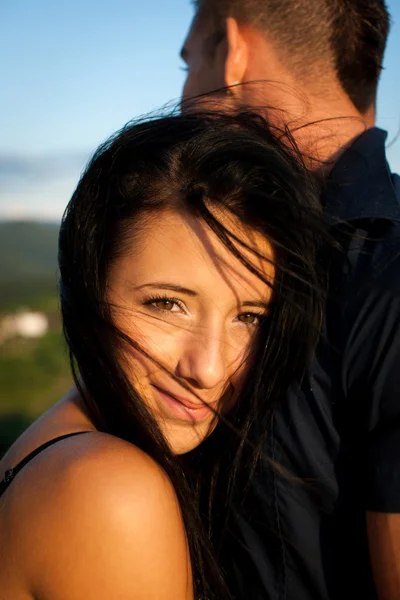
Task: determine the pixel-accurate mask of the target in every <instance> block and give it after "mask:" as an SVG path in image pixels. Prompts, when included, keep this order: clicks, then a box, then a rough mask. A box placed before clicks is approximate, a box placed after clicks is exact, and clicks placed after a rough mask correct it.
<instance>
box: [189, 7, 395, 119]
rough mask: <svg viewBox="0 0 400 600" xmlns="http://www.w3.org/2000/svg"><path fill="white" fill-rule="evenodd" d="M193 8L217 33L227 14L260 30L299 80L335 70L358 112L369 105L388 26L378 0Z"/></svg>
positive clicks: (375, 84) (375, 85)
mask: <svg viewBox="0 0 400 600" xmlns="http://www.w3.org/2000/svg"><path fill="white" fill-rule="evenodd" d="M195 6H196V9H197V18H198V19H199V20H200V21H201V22H203V23H208V25H207V27H211V28H214V29H217V30H222V31H223V29H224V25H223V23H224V20H225V19H226V18H227V17H233V18H234V19H235V20H237V21H238V23H240V24H244V25H250V26H253V27H255V28H257V29H260V30H264V31H265V32H266V33H267V34H268V37H269V39H270V40H272V41H273V42H274V43H275V45H276V48H277V49H278V51H279V53H280V55H281V60H282V62H283V63H284V64H285V65H287V66H288V68H289V69H291V70H292V71H293V73H294V74H295V75H297V76H298V77H299V78H306V79H307V77H308V78H309V76H310V73H311V74H312V76H314V77H315V76H317V75H318V73H319V74H320V75H325V72H332V73H335V74H336V77H337V79H338V80H339V82H340V83H341V85H342V86H343V89H344V90H345V91H346V92H347V94H348V96H349V97H350V99H351V100H352V102H353V104H354V105H355V106H356V108H357V109H358V110H359V111H360V112H361V113H365V112H367V110H368V109H369V108H370V107H371V106H372V105H373V104H374V103H375V98H376V88H377V84H378V80H379V76H380V73H381V70H382V63H383V56H384V51H385V47H386V41H387V36H388V33H389V24H390V18H389V13H388V11H387V8H386V5H385V2H384V0H300V1H298V0H197V1H196V2H195ZM208 37H209V36H208ZM211 89H212V88H208V91H209V90H211ZM204 91H207V90H203V92H204Z"/></svg>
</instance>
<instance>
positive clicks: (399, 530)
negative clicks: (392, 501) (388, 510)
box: [367, 512, 400, 600]
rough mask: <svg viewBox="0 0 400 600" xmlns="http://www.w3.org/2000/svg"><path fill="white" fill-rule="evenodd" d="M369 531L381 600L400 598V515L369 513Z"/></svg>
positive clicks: (373, 565) (372, 561)
mask: <svg viewBox="0 0 400 600" xmlns="http://www.w3.org/2000/svg"><path fill="white" fill-rule="evenodd" d="M367 530H368V538H369V548H370V556H371V564H372V570H373V573H374V578H375V583H376V589H377V592H378V597H379V600H398V598H400V514H385V513H373V512H368V513H367Z"/></svg>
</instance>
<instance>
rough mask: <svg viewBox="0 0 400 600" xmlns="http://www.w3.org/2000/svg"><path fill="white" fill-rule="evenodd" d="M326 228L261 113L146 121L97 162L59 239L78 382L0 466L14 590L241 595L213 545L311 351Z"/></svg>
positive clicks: (132, 596)
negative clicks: (232, 589) (263, 435)
mask: <svg viewBox="0 0 400 600" xmlns="http://www.w3.org/2000/svg"><path fill="white" fill-rule="evenodd" d="M322 232H323V227H322V224H321V220H320V216H319V204H318V197H317V194H316V192H315V190H314V189H313V186H312V183H311V182H310V180H309V178H308V175H307V174H306V171H305V170H304V169H303V168H302V167H301V165H300V164H299V163H298V162H297V161H296V159H295V158H294V157H293V152H289V150H287V149H285V147H284V145H283V144H282V143H281V142H279V141H278V140H277V139H276V137H275V136H274V135H273V134H272V133H271V132H270V131H269V130H268V127H267V124H266V123H265V122H264V121H263V120H262V119H261V118H260V117H256V116H251V115H249V114H244V113H241V114H238V115H235V116H233V115H230V116H229V115H219V116H216V115H215V114H213V115H208V114H205V113H203V114H191V115H185V116H171V117H168V118H163V119H155V120H150V121H147V122H143V123H140V124H137V125H129V126H127V127H126V128H124V129H123V130H122V131H121V132H120V133H119V134H118V135H116V136H115V137H113V138H111V140H109V141H108V142H107V143H106V144H104V145H103V146H102V147H101V148H100V149H99V150H98V151H97V153H96V154H95V155H94V157H93V159H92V160H91V162H90V164H89V166H88V168H87V170H86V172H85V173H84V174H83V176H82V178H81V180H80V182H79V184H78V187H77V189H76V191H75V193H74V195H73V197H72V199H71V201H70V203H69V205H68V208H67V210H66V213H65V215H64V219H63V223H62V227H61V233H60V244H59V264H60V275H61V279H60V299H61V309H62V318H63V326H64V333H65V337H66V340H67V343H68V347H69V351H70V357H71V364H72V367H73V372H74V375H75V381H76V389H75V390H73V391H71V392H70V394H68V395H67V396H66V397H65V398H64V399H62V400H61V401H60V402H59V403H58V404H56V405H55V406H54V407H53V408H52V409H51V410H50V411H48V412H47V413H46V414H45V415H44V416H43V417H41V418H40V419H39V420H38V421H37V422H36V423H34V424H33V425H32V426H31V427H30V428H29V429H28V431H27V432H26V433H25V434H24V435H23V436H22V437H21V438H20V439H19V440H17V442H16V443H15V444H14V445H13V447H12V448H11V449H10V450H9V452H8V453H7V454H6V456H5V457H4V458H3V460H2V462H1V464H0V467H1V470H2V472H6V474H5V480H4V482H3V484H2V486H1V488H0V493H1V494H2V496H1V498H0V554H1V561H0V564H1V567H0V589H1V590H2V597H5V598H13V599H14V600H28V599H30V600H31V599H40V600H58V599H60V600H61V599H63V600H78V599H81V598H82V599H83V598H85V600H88V599H91V598H93V599H96V600H101V599H103V598H104V599H105V598H107V599H109V598H121V599H126V600H139V599H140V600H141V599H143V600H144V599H150V598H154V599H157V600H191V599H193V598H195V599H196V600H197V599H200V598H203V599H211V598H217V599H220V598H228V597H229V594H228V592H227V590H226V589H225V586H224V583H223V578H222V575H221V573H220V572H219V569H218V567H217V565H216V561H215V557H214V554H213V544H214V547H216V546H215V544H218V540H219V539H220V537H221V536H222V535H223V532H224V528H225V527H227V526H228V521H229V505H230V498H231V497H232V494H233V493H238V490H239V493H244V492H245V486H246V482H247V476H250V475H251V470H252V468H254V465H255V464H256V462H257V461H258V460H262V457H261V456H260V451H259V448H258V447H254V446H253V445H252V444H251V439H252V435H251V434H252V432H253V431H254V430H255V428H260V427H261V428H263V427H266V424H267V421H268V418H269V416H270V414H271V410H272V408H273V406H274V404H275V403H276V402H278V401H279V399H280V397H281V395H282V394H283V392H284V391H285V389H286V387H287V386H288V385H289V384H290V382H291V381H292V380H293V379H294V378H298V377H301V374H302V372H303V370H304V368H305V366H306V364H307V360H308V358H309V356H310V354H311V353H312V351H313V348H314V346H315V343H316V340H317V338H318V333H319V325H320V320H321V312H322V308H323V296H324V294H323V286H322V277H321V275H320V270H321V269H320V266H319V265H320V262H319V251H320V247H321V242H322V239H323V233H322ZM207 437H209V439H208V440H207V442H206V443H203V440H205V439H206V438H207ZM60 438H61V439H60ZM43 445H44V446H43ZM197 447H198V448H197ZM196 448H197V450H196ZM32 452H33V455H32V454H31V453H32ZM21 461H23V462H22V463H21ZM16 465H19V466H17V467H16V468H14V469H12V468H11V469H10V467H13V466H14V467H15V466H16ZM244 474H246V477H244V476H243V475H244ZM204 501H205V503H206V505H207V507H208V509H209V512H208V513H206V512H202V509H201V507H202V506H203V504H202V503H200V502H204ZM216 515H219V516H221V518H219V517H218V519H216ZM222 516H223V517H224V518H222ZM216 520H217V521H218V528H217V527H215V526H214V525H213V523H215V522H216ZM211 542H213V544H212V543H211Z"/></svg>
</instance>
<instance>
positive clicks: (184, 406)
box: [153, 385, 217, 423]
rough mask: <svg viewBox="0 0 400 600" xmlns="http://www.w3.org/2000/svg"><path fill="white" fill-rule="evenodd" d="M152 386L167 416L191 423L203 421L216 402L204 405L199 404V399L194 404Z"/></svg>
mask: <svg viewBox="0 0 400 600" xmlns="http://www.w3.org/2000/svg"><path fill="white" fill-rule="evenodd" d="M153 387H154V389H155V390H156V392H157V394H158V395H159V397H160V399H161V400H162V403H163V408H164V409H166V412H167V413H168V414H169V416H171V417H173V418H174V419H179V420H181V421H189V422H191V423H199V422H200V421H204V420H205V419H206V418H207V417H209V416H210V413H212V412H213V411H212V408H214V410H215V408H216V405H217V403H213V404H210V405H205V404H201V403H200V401H199V404H194V403H193V402H190V401H189V400H186V398H181V397H180V396H179V397H177V396H174V395H172V394H170V393H169V392H167V391H166V390H163V389H162V388H159V387H157V386H156V385H153ZM211 407H212V408H211Z"/></svg>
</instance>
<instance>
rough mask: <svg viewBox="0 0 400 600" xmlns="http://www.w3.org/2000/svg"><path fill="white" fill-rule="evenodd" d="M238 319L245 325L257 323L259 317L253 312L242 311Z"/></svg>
mask: <svg viewBox="0 0 400 600" xmlns="http://www.w3.org/2000/svg"><path fill="white" fill-rule="evenodd" d="M238 319H239V321H240V322H241V323H245V324H246V325H255V324H256V323H258V321H259V319H260V317H259V316H258V315H255V314H254V313H242V314H241V315H239V316H238Z"/></svg>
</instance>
